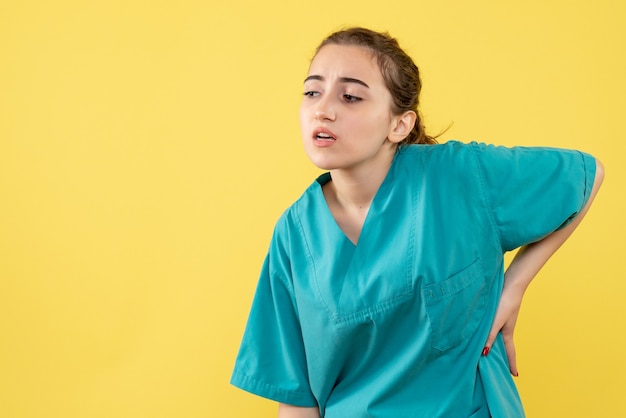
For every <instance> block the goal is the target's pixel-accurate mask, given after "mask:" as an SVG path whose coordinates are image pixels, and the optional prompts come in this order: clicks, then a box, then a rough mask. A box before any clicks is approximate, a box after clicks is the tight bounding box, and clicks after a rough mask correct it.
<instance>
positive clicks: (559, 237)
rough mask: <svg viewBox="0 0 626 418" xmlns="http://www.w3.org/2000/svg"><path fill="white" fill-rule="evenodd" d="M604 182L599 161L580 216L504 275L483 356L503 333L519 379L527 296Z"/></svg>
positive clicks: (522, 254) (529, 248) (524, 252)
mask: <svg viewBox="0 0 626 418" xmlns="http://www.w3.org/2000/svg"><path fill="white" fill-rule="evenodd" d="M603 179H604V167H603V166H602V164H601V163H600V162H599V161H598V160H596V176H595V179H594V182H593V188H592V189H591V195H590V196H589V200H588V201H587V204H586V205H585V207H584V208H583V210H582V211H581V212H580V214H579V215H578V216H577V217H576V218H575V219H574V220H573V221H572V222H571V223H570V224H569V225H567V226H566V227H564V228H563V229H560V230H558V231H555V232H553V233H552V234H550V235H548V236H547V237H545V238H544V239H542V240H541V241H538V242H535V243H533V244H529V245H526V246H524V247H522V248H520V250H519V251H518V252H517V254H516V255H515V258H513V261H512V262H511V264H510V266H509V268H508V269H507V271H506V273H505V275H504V288H503V289H502V295H501V297H500V304H499V306H498V311H497V312H496V317H495V320H494V323H493V326H492V328H491V331H490V333H489V337H488V338H487V343H486V344H485V349H484V350H483V354H484V355H487V354H488V353H489V349H490V348H491V345H492V344H493V342H494V340H495V339H496V336H497V335H498V332H502V337H503V338H504V346H505V348H506V354H507V357H508V359H509V365H510V368H511V374H513V375H514V376H517V375H518V371H517V362H516V358H515V345H514V344H513V330H514V328H515V323H516V321H517V315H518V314H519V310H520V306H521V303H522V297H523V296H524V292H525V291H526V288H527V287H528V285H529V284H530V282H531V281H532V279H533V278H534V277H535V275H537V273H538V272H539V270H541V268H542V267H543V266H544V264H545V263H546V262H547V261H548V259H549V258H550V257H551V256H552V255H553V254H554V253H555V252H556V250H558V249H559V247H560V246H561V245H562V244H563V243H564V242H565V241H566V240H567V238H568V237H569V236H570V235H571V234H572V232H574V230H575V229H576V227H577V226H578V224H580V222H581V221H582V219H583V217H584V216H585V214H586V213H587V211H588V210H589V207H590V206H591V202H592V201H593V199H594V197H595V195H596V193H597V192H598V189H599V188H600V185H601V184H602V180H603Z"/></svg>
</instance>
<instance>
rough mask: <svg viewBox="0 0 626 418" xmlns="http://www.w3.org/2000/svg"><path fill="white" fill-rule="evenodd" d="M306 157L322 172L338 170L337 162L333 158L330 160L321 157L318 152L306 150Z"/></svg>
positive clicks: (326, 157)
mask: <svg viewBox="0 0 626 418" xmlns="http://www.w3.org/2000/svg"><path fill="white" fill-rule="evenodd" d="M306 156H307V157H308V158H309V161H311V163H313V165H314V166H315V167H317V168H319V169H320V170H326V171H330V170H334V169H336V168H338V164H337V162H336V161H333V160H334V159H333V158H328V156H325V155H319V154H318V153H316V152H309V150H306Z"/></svg>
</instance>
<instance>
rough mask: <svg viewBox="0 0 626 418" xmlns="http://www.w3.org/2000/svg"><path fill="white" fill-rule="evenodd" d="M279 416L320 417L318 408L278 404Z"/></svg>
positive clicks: (290, 417) (296, 417)
mask: <svg viewBox="0 0 626 418" xmlns="http://www.w3.org/2000/svg"><path fill="white" fill-rule="evenodd" d="M278 418H320V411H319V409H318V408H305V407H301V406H293V405H287V404H284V403H280V404H278Z"/></svg>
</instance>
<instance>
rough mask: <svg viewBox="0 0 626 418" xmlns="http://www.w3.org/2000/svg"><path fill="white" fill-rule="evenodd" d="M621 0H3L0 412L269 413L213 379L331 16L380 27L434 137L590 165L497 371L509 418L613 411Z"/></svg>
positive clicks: (288, 195) (94, 416)
mask: <svg viewBox="0 0 626 418" xmlns="http://www.w3.org/2000/svg"><path fill="white" fill-rule="evenodd" d="M624 4H625V3H624V2H623V1H620V0H596V1H584V2H583V1H574V2H572V1H566V0H531V1H528V2H502V1H495V0H494V1H486V0H482V1H472V2H468V1H464V0H444V1H436V2H435V1H428V2H426V1H415V0H410V1H409V0H406V1H393V0H391V1H387V2H370V3H368V2H363V1H361V0H349V1H343V2H342V1H336V0H320V1H316V2H312V3H311V2H299V1H287V0H285V1H283V2H282V3H280V4H271V3H270V4H268V3H266V2H260V1H256V0H243V1H240V2H228V1H223V0H222V1H211V0H209V1H190V0H179V1H175V2H174V1H170V2H167V1H147V0H146V1H139V0H124V1H122V0H113V1H104V0H103V1H78V0H76V1H67V0H60V1H43V0H41V1H29V0H25V1H12V2H10V1H4V2H3V4H2V6H1V7H0V417H2V418H30V417H46V418H49V417H59V418H73V417H81V418H83V417H85V418H98V417H103V418H104V417H106V418H111V417H116V418H126V417H128V418H131V417H132V418H135V417H151V418H165V417H168V418H170V417H190V418H192V417H252V416H255V417H272V416H274V415H275V410H276V406H275V405H274V404H273V403H272V402H268V401H265V400H261V399H259V398H256V397H254V396H252V395H248V394H246V393H244V392H242V391H239V390H238V389H235V388H233V387H230V386H229V384H228V381H229V378H230V372H231V368H232V364H233V361H234V358H235V355H236V351H237V348H238V344H239V341H240V337H241V334H242V332H243V328H244V325H245V320H246V317H247V313H248V308H249V304H250V301H251V298H252V295H253V292H254V287H255V284H256V280H257V276H258V271H259V269H260V265H261V262H262V259H263V256H264V254H265V250H266V248H267V245H268V240H269V237H270V233H271V230H272V228H273V224H274V222H275V220H276V218H277V217H278V216H279V215H280V213H281V212H282V211H283V210H284V209H285V208H286V207H287V205H288V204H290V203H291V202H292V201H293V200H294V199H295V198H297V197H298V195H299V194H300V193H301V192H302V190H303V189H304V188H305V187H306V186H307V185H308V184H309V183H310V182H311V181H312V180H313V178H314V176H315V175H316V174H317V170H316V169H315V168H313V167H312V166H311V165H310V164H309V163H308V161H307V160H306V158H305V156H304V153H303V152H302V150H301V146H300V134H299V127H298V121H297V111H298V104H299V100H300V95H301V91H302V87H301V83H302V80H303V78H304V76H305V73H306V69H307V64H308V60H309V58H310V57H311V55H312V52H313V49H314V47H315V46H316V44H317V43H318V42H319V41H320V40H321V38H322V37H323V36H324V35H326V34H327V33H329V32H330V31H332V30H334V29H337V28H338V27H340V26H343V25H365V26H370V27H372V28H374V29H378V30H389V31H391V32H392V34H394V35H395V36H397V37H398V38H399V39H400V41H401V43H402V45H403V46H404V47H405V48H406V49H408V50H409V51H410V53H411V54H412V55H413V56H414V58H415V60H416V61H417V62H418V64H419V65H420V67H421V69H422V72H423V82H424V90H423V107H422V110H423V113H424V116H425V118H426V123H427V126H429V127H430V130H431V132H437V131H440V130H442V129H444V128H445V127H447V126H448V125H449V124H450V123H454V125H453V126H452V128H451V129H450V130H448V131H447V132H446V133H445V134H444V136H443V140H444V141H445V140H448V139H451V138H455V139H460V140H464V141H470V140H479V141H484V142H491V143H498V144H504V145H514V144H520V145H552V146H559V147H569V148H579V149H583V150H585V151H588V152H590V153H592V154H594V155H596V156H597V157H598V158H600V159H601V160H603V161H604V163H605V165H606V168H607V178H606V181H605V185H604V188H603V190H602V191H601V193H600V195H599V196H598V199H597V201H596V204H595V206H594V208H593V209H592V211H591V212H590V213H589V215H588V218H587V219H586V220H585V222H584V223H583V224H582V226H581V227H580V228H579V230H578V231H577V232H576V234H575V235H574V236H573V237H572V238H571V240H570V241H569V242H568V243H567V244H566V245H565V247H564V248H563V249H562V250H561V251H560V252H559V253H558V254H557V255H556V256H555V257H554V258H553V260H551V262H550V264H549V265H548V266H547V267H546V268H545V269H544V270H543V272H542V273H541V274H540V276H539V277H538V278H537V279H536V281H535V282H534V283H533V285H532V287H531V289H530V291H529V293H528V294H527V297H526V299H525V303H524V307H523V312H522V317H521V319H520V322H519V325H518V329H517V334H516V336H517V348H518V352H519V359H518V360H519V366H520V377H519V378H518V379H517V382H518V386H519V389H520V392H521V394H522V397H523V399H524V402H525V405H526V409H527V413H528V415H529V416H530V417H568V418H574V417H585V418H589V417H611V418H613V417H623V416H626V405H625V403H624V401H623V397H624V393H625V392H624V391H625V390H626V361H625V360H624V353H625V352H626V336H625V333H624V331H625V329H626V326H625V325H626V323H625V321H626V303H625V296H626V284H625V282H626V269H625V261H624V260H625V255H624V250H625V245H624V236H625V235H626V228H625V226H624V220H623V214H624V213H626V206H625V203H624V198H623V193H624V182H625V181H626V168H625V166H626V164H625V163H624V155H625V154H626V146H625V145H624V138H623V136H624V135H623V131H624V129H623V121H624V116H623V113H624V110H625V108H624V98H625V97H626V82H625V81H624V74H626V59H625V56H624V51H625V50H626V47H625V45H624V40H625V39H626V24H625V18H626V10H625V6H624ZM538 216H541V214H538Z"/></svg>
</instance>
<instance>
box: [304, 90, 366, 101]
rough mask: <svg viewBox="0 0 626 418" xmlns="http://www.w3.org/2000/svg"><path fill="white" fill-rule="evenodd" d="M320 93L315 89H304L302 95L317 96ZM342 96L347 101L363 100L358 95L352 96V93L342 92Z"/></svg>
mask: <svg viewBox="0 0 626 418" xmlns="http://www.w3.org/2000/svg"><path fill="white" fill-rule="evenodd" d="M319 94H320V93H319V92H317V91H312V90H311V91H305V92H304V95H305V96H307V97H317V96H318V95H319ZM343 98H344V99H345V100H346V102H348V103H356V102H360V101H361V100H363V99H362V98H360V97H357V96H354V95H352V94H347V93H346V94H344V95H343Z"/></svg>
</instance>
